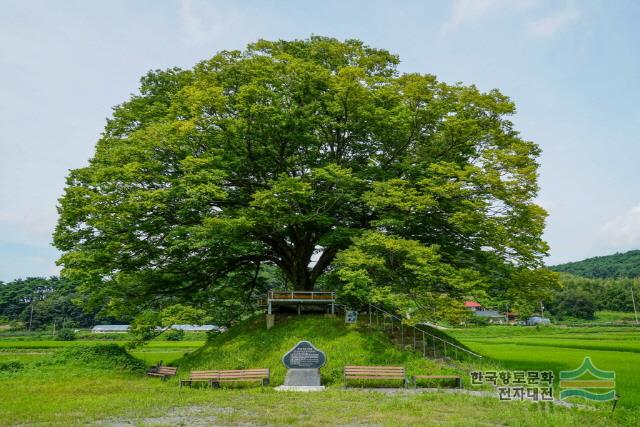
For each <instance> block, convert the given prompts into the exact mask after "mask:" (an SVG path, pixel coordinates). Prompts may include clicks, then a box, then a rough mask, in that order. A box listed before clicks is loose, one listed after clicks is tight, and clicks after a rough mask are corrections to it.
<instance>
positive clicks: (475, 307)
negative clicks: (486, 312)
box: [464, 301, 482, 311]
mask: <svg viewBox="0 0 640 427" xmlns="http://www.w3.org/2000/svg"><path fill="white" fill-rule="evenodd" d="M464 306H465V308H468V309H469V310H473V311H478V310H482V306H481V305H480V304H479V303H477V302H475V301H466V302H465V303H464Z"/></svg>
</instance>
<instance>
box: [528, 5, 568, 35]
mask: <svg viewBox="0 0 640 427" xmlns="http://www.w3.org/2000/svg"><path fill="white" fill-rule="evenodd" d="M579 18H580V11H579V10H578V9H576V8H575V7H573V6H567V7H566V8H564V9H562V10H559V11H557V12H555V13H552V14H551V15H548V16H545V17H544V18H541V19H539V20H537V21H533V22H531V23H529V25H528V26H527V33H528V34H529V35H531V36H533V37H539V38H548V37H552V36H553V35H554V34H556V33H557V32H558V31H561V30H563V29H564V28H566V27H567V26H569V25H571V24H572V23H574V22H575V21H577V20H578V19H579Z"/></svg>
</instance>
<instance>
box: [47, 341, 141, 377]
mask: <svg viewBox="0 0 640 427" xmlns="http://www.w3.org/2000/svg"><path fill="white" fill-rule="evenodd" d="M52 361H53V362H54V363H62V364H66V363H70V364H79V365H83V366H85V367H91V368H103V369H120V370H128V371H143V370H144V369H145V363H144V362H143V361H142V360H139V359H136V358H135V357H133V356H132V355H130V354H129V353H128V352H127V350H125V349H124V348H123V347H121V346H119V345H117V344H106V345H92V346H82V347H68V348H65V349H64V350H61V351H59V352H58V353H56V354H55V356H54V357H53V360H52Z"/></svg>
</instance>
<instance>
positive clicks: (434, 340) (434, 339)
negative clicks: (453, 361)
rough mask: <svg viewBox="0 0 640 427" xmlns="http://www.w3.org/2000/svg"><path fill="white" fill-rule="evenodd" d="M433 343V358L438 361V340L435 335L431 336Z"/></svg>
mask: <svg viewBox="0 0 640 427" xmlns="http://www.w3.org/2000/svg"><path fill="white" fill-rule="evenodd" d="M431 343H432V344H433V358H434V359H437V356H436V338H435V337H434V336H433V335H432V336H431Z"/></svg>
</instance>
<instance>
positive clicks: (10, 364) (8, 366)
mask: <svg viewBox="0 0 640 427" xmlns="http://www.w3.org/2000/svg"><path fill="white" fill-rule="evenodd" d="M22 368H24V364H23V363H22V362H20V361H18V360H8V361H6V362H0V372H16V371H19V370H21V369H22Z"/></svg>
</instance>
